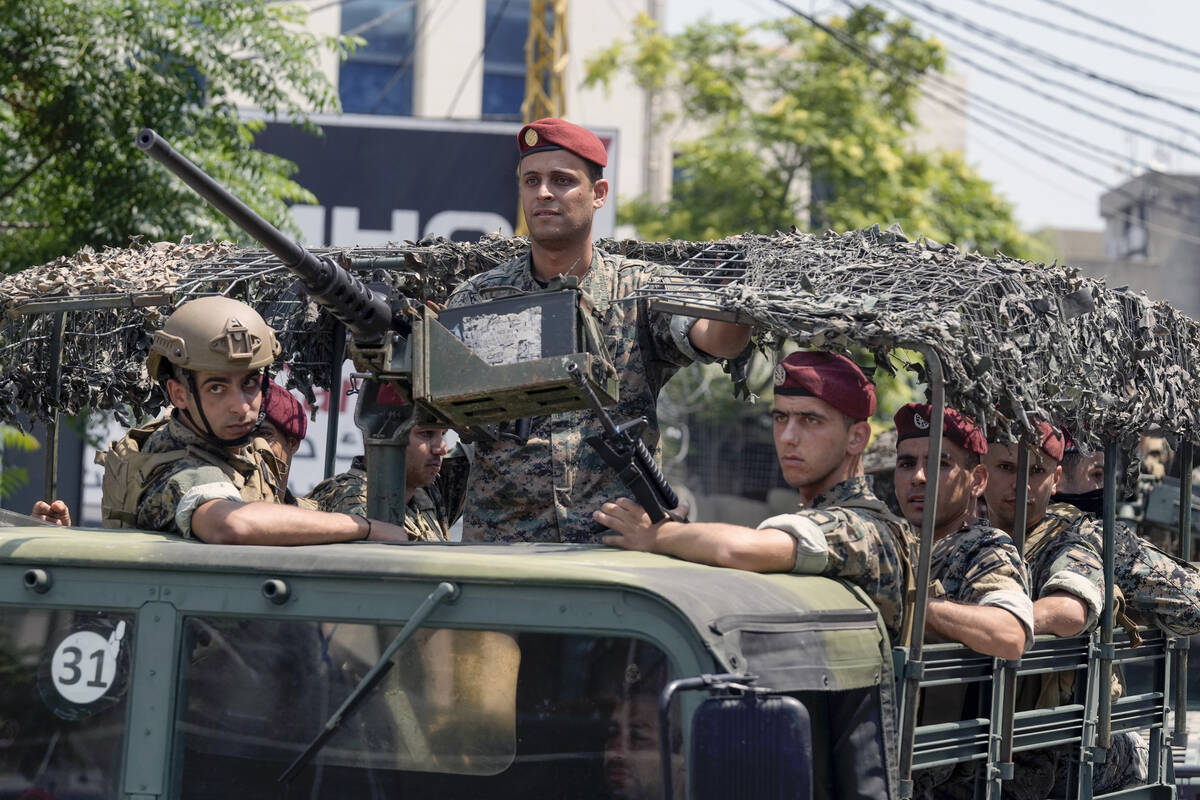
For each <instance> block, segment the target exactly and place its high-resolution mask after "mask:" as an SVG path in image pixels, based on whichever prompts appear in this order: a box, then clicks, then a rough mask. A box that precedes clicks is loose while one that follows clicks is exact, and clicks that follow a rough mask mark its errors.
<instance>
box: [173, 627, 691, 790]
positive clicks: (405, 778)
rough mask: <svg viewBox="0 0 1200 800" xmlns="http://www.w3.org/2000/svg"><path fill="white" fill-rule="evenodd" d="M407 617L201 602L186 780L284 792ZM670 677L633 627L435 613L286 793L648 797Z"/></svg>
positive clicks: (187, 655) (191, 649)
mask: <svg viewBox="0 0 1200 800" xmlns="http://www.w3.org/2000/svg"><path fill="white" fill-rule="evenodd" d="M397 630H398V628H395V627H390V626H375V625H358V624H335V623H318V622H293V621H278V620H245V619H239V620H231V619H221V618H199V617H191V618H188V619H187V620H186V622H185V627H184V643H183V647H184V652H183V661H184V669H183V674H182V678H181V680H182V686H181V702H180V704H179V707H178V710H177V713H176V730H177V742H182V746H181V748H180V749H179V752H180V753H181V754H182V755H181V763H180V765H179V769H177V771H176V785H177V786H179V787H180V792H181V796H182V797H185V798H209V797H212V798H216V797H222V798H224V797H230V796H246V797H249V796H270V795H272V794H274V793H275V792H277V789H278V787H277V785H276V779H277V778H278V777H279V775H280V774H281V773H282V772H283V771H284V769H285V768H286V767H287V766H288V764H290V763H291V761H292V760H293V759H294V758H295V757H296V756H297V755H298V754H299V753H300V752H301V751H302V750H303V749H304V748H305V746H306V745H307V744H308V743H309V742H310V741H311V740H312V739H313V737H314V736H316V734H317V733H318V732H319V731H320V730H321V728H322V726H323V725H324V724H325V722H326V720H327V719H328V718H329V717H330V715H331V714H332V713H333V712H334V711H335V710H336V709H337V708H338V707H339V706H340V705H341V703H342V702H343V701H344V700H345V698H346V697H347V696H348V695H349V694H350V692H351V691H352V690H353V689H354V687H355V685H356V684H357V683H358V681H359V680H360V679H361V678H362V677H363V675H364V674H365V673H366V672H367V671H368V670H369V669H370V668H371V666H372V665H373V664H374V663H375V661H376V660H377V659H378V658H379V656H380V654H381V653H382V651H383V650H384V649H385V648H386V647H387V646H388V644H389V643H390V642H391V640H392V638H393V637H394V636H395V635H396V632H397ZM673 677H674V675H673V674H671V669H670V667H669V665H668V663H667V660H666V657H665V656H664V654H663V653H662V651H660V650H659V649H658V648H656V647H654V646H653V645H651V644H648V643H646V642H643V641H639V640H636V639H630V638H617V637H596V636H581V635H564V634H545V633H530V632H524V631H484V630H451V629H435V628H422V629H420V630H419V631H418V632H417V633H416V634H415V635H414V636H413V638H412V639H411V640H409V641H408V642H407V643H406V644H405V645H404V646H403V647H402V648H401V649H400V651H399V652H398V653H397V654H396V656H395V658H394V667H393V668H392V669H391V670H390V671H389V672H388V674H387V676H386V677H385V678H384V680H383V682H382V683H381V684H380V685H379V686H377V687H376V688H375V689H374V690H373V691H372V692H370V693H369V695H368V696H367V698H366V699H365V701H364V702H363V704H362V705H361V706H360V707H359V708H358V709H357V710H355V711H354V712H353V713H352V714H351V715H350V716H348V717H347V718H346V719H345V720H344V722H343V724H342V726H341V728H340V729H339V730H338V731H337V732H336V733H335V734H334V735H333V737H332V738H331V739H330V740H329V742H328V743H327V744H326V746H325V747H324V748H322V749H321V751H320V753H319V754H318V755H317V757H316V758H315V759H314V760H313V762H312V763H311V764H309V765H307V766H306V767H305V769H304V770H303V771H302V772H301V773H300V774H299V775H298V776H297V777H296V778H295V779H294V780H293V782H292V784H291V786H290V787H289V788H290V791H289V795H290V796H295V797H300V796H303V797H306V798H307V797H330V798H334V797H371V796H399V795H401V794H404V793H405V792H412V791H417V792H420V793H422V796H436V797H439V798H456V797H462V798H470V800H477V798H479V797H489V798H492V797H509V796H511V797H514V798H516V797H521V798H522V800H524V799H525V798H528V797H530V796H544V797H580V798H584V797H595V798H597V800H599V798H609V797H640V796H643V793H642V792H641V790H637V791H634V790H632V789H631V788H630V787H631V786H634V785H642V784H645V785H649V786H650V787H651V788H650V789H649V791H651V792H653V791H654V789H653V787H654V786H658V785H659V780H660V779H659V778H658V768H657V764H658V755H657V752H658V750H657V748H658V739H657V728H658V726H657V720H656V718H655V715H654V713H653V711H654V709H655V708H656V705H655V697H656V696H657V693H658V691H659V690H660V689H661V688H662V686H664V685H665V683H666V681H667V680H669V679H671V678H673ZM618 751H619V752H618ZM638 764H642V766H641V768H639V767H638V766H637V765H638Z"/></svg>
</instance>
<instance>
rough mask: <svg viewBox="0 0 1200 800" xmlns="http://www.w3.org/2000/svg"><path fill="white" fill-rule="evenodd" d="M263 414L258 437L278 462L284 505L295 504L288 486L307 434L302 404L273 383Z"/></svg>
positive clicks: (270, 385) (265, 398) (264, 403)
mask: <svg viewBox="0 0 1200 800" xmlns="http://www.w3.org/2000/svg"><path fill="white" fill-rule="evenodd" d="M262 411H263V414H262V422H260V423H259V426H258V431H257V432H256V435H257V436H258V438H260V439H262V440H263V441H265V442H266V443H267V445H268V447H269V449H270V452H271V454H272V455H273V456H274V457H275V460H276V462H277V463H278V470H279V476H280V480H281V481H282V482H283V485H284V488H285V498H284V499H285V502H287V503H288V504H289V505H296V498H295V497H293V496H292V493H291V492H290V491H288V490H287V489H286V487H287V479H288V472H289V471H291V467H292V459H293V458H294V457H295V455H296V451H298V450H299V449H300V443H301V442H302V441H304V435H305V434H306V433H307V432H308V418H307V417H306V416H305V414H304V406H302V405H300V401H299V400H297V399H296V398H295V397H293V396H292V393H291V392H289V391H288V390H287V389H285V388H283V387H282V386H280V385H279V384H278V383H275V382H274V381H271V382H270V383H269V384H268V385H267V393H266V395H265V396H264V397H263V404H262Z"/></svg>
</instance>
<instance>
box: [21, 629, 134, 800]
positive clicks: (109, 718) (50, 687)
mask: <svg viewBox="0 0 1200 800" xmlns="http://www.w3.org/2000/svg"><path fill="white" fill-rule="evenodd" d="M132 626H133V618H132V616H131V615H122V614H109V613H105V612H94V611H87V612H84V611H73V610H48V609H21V608H4V609H0V786H2V787H3V788H2V789H0V796H3V797H23V798H26V797H27V798H43V797H70V798H76V800H101V799H102V798H110V797H118V796H121V795H122V792H121V787H120V778H121V757H122V751H123V750H124V743H125V727H126V726H125V718H126V713H125V709H126V702H125V697H126V691H127V689H128V677H129V664H130V663H131V660H130V649H131V643H132V641H133V627H132Z"/></svg>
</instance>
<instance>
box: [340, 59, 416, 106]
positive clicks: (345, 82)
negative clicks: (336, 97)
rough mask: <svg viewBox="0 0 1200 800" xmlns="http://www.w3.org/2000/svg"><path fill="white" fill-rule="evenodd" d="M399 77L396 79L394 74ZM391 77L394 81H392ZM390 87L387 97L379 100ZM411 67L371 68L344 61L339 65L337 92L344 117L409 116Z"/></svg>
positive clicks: (359, 63)
mask: <svg viewBox="0 0 1200 800" xmlns="http://www.w3.org/2000/svg"><path fill="white" fill-rule="evenodd" d="M398 69H399V70H400V74H399V75H397V70H398ZM393 77H394V78H395V80H394V81H393ZM389 83H391V84H392V85H391V87H390V88H388V89H387V92H386V94H384V95H383V96H382V97H380V93H381V92H383V90H384V88H385V87H388V84H389ZM412 89H413V87H412V65H411V64H408V65H405V66H401V65H398V64H371V63H368V62H363V61H347V62H346V63H345V64H343V65H342V68H341V74H340V77H339V79H338V90H339V92H338V93H339V94H340V95H341V99H342V109H343V110H344V111H345V112H346V113H347V114H397V115H401V116H411V115H412V101H413V97H412V95H413V91H412Z"/></svg>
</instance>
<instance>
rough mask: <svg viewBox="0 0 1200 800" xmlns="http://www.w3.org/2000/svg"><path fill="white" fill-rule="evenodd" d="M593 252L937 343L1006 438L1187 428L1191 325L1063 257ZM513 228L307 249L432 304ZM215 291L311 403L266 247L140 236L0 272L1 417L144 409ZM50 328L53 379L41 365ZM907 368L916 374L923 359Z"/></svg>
mask: <svg viewBox="0 0 1200 800" xmlns="http://www.w3.org/2000/svg"><path fill="white" fill-rule="evenodd" d="M599 245H600V246H601V247H603V248H604V249H606V250H608V251H610V252H618V253H622V254H623V255H626V256H628V257H630V258H639V259H644V260H647V261H651V262H655V263H659V264H665V265H669V266H673V267H674V268H675V269H674V270H673V271H672V273H670V274H668V275H667V276H665V277H664V278H663V279H662V280H660V281H655V282H651V283H649V284H647V287H646V289H645V290H644V293H643V296H645V297H647V298H649V299H652V300H656V301H659V302H664V303H667V304H669V306H670V307H681V308H682V307H686V309H687V310H688V311H689V312H690V313H696V314H701V315H707V316H715V317H718V318H729V319H738V320H741V321H745V322H749V323H752V324H754V325H755V326H757V328H758V329H759V341H760V344H762V345H763V346H764V347H765V346H768V345H771V344H777V343H779V342H781V341H782V340H783V339H785V338H791V339H794V340H795V341H797V342H799V343H800V344H802V345H807V346H812V347H820V348H825V349H834V350H844V349H846V348H848V347H850V346H852V345H859V346H863V347H866V348H868V349H870V350H871V351H873V352H874V353H875V356H876V361H877V363H879V364H881V365H884V368H885V369H889V368H890V366H887V365H888V358H887V355H888V354H889V353H891V352H892V351H894V350H896V349H899V348H912V347H914V346H925V347H929V348H931V349H933V350H934V351H935V352H936V353H937V354H938V356H939V358H940V360H941V361H942V363H943V366H944V369H945V378H946V386H947V402H948V403H950V404H951V405H954V406H956V407H958V408H960V409H962V410H964V411H966V412H967V413H970V414H972V415H973V416H975V417H976V418H978V419H981V420H983V421H986V422H988V423H989V424H996V423H999V424H1001V425H1002V426H1008V428H1009V430H1010V432H1012V433H1013V434H1014V435H1021V434H1022V433H1026V432H1028V431H1029V430H1030V425H1031V422H1030V421H1031V420H1032V419H1033V418H1034V417H1035V416H1041V417H1044V418H1049V419H1052V420H1055V421H1057V422H1059V423H1060V424H1063V425H1065V426H1066V427H1068V428H1069V429H1070V430H1072V432H1073V433H1076V434H1077V435H1078V436H1079V437H1080V438H1081V439H1083V440H1085V441H1089V442H1091V443H1093V444H1095V443H1099V441H1101V439H1102V438H1104V439H1108V438H1117V439H1119V440H1121V441H1122V442H1123V443H1124V444H1129V443H1130V442H1132V440H1133V439H1135V438H1136V437H1137V436H1139V435H1141V434H1142V433H1144V432H1146V431H1148V430H1154V429H1160V428H1161V429H1163V430H1166V431H1169V432H1172V433H1175V434H1184V435H1188V436H1190V437H1191V438H1192V439H1196V438H1198V435H1200V382H1197V381H1196V380H1194V379H1193V378H1192V375H1193V365H1194V364H1195V363H1196V360H1197V358H1198V357H1200V356H1198V355H1197V354H1200V327H1198V326H1197V324H1196V323H1195V322H1194V321H1192V320H1190V319H1188V318H1186V317H1184V316H1183V315H1181V314H1179V313H1178V312H1177V311H1175V310H1174V309H1173V308H1171V307H1170V306H1169V305H1167V304H1165V303H1157V304H1156V303H1152V302H1151V301H1149V300H1147V299H1146V298H1145V297H1143V296H1140V295H1135V294H1132V293H1129V292H1126V291H1116V290H1109V289H1106V288H1105V286H1104V284H1103V283H1101V282H1098V281H1095V280H1092V279H1090V278H1086V277H1084V276H1082V275H1080V274H1079V273H1077V272H1076V271H1075V270H1073V269H1070V268H1068V267H1064V266H1057V265H1053V266H1049V267H1047V266H1043V265H1039V264H1030V263H1026V262H1022V261H1018V260H1015V259H1009V258H1005V257H1003V256H997V257H991V258H989V257H984V256H981V255H979V254H977V253H962V252H960V251H958V250H957V249H955V248H954V247H952V246H943V245H938V244H936V243H933V242H930V241H927V240H921V241H917V242H910V241H908V240H906V239H905V238H904V237H903V235H902V234H899V233H898V232H893V231H879V230H878V229H871V230H869V231H853V232H849V233H846V234H841V235H839V234H833V233H829V234H825V235H824V236H814V235H810V234H797V233H793V234H778V235H775V236H756V235H746V236H741V237H735V238H733V239H728V240H724V241H721V242H672V241H668V242H645V243H643V242H636V241H612V240H605V241H601V242H600V243H599ZM526 247H527V242H526V240H525V239H523V238H519V237H515V238H507V237H500V236H488V237H484V238H483V239H480V240H479V241H478V242H473V243H456V242H450V241H448V240H445V239H440V238H431V239H426V240H422V241H421V242H417V243H410V244H407V245H396V246H389V247H381V248H352V249H326V250H317V251H315V252H316V253H317V254H318V255H321V256H326V257H329V258H331V259H333V260H334V261H336V262H338V263H339V264H341V265H342V266H343V267H345V268H347V269H350V270H352V271H354V272H355V273H356V274H358V275H359V276H360V277H361V278H362V279H363V280H366V281H368V282H372V281H374V282H378V283H382V284H385V285H386V286H387V287H388V288H390V289H392V290H393V291H396V292H399V293H402V294H404V295H406V296H408V297H411V298H414V299H417V300H426V299H430V300H436V301H442V300H445V298H446V297H447V296H448V295H449V293H450V291H451V290H452V289H453V287H454V286H456V285H457V284H458V283H459V282H461V281H462V280H464V279H466V278H468V277H470V276H471V275H474V274H476V273H478V272H482V271H484V270H487V269H490V268H492V267H494V266H496V265H498V264H501V263H503V262H504V261H507V260H509V259H510V258H512V257H514V256H516V255H519V254H521V253H523V252H524V251H525V249H526ZM210 294H224V295H228V296H231V297H235V298H237V299H239V300H243V301H245V302H247V303H249V304H251V305H253V306H255V307H256V308H257V309H259V311H260V312H261V313H262V314H263V316H264V318H265V319H266V320H267V322H268V323H269V324H271V325H272V326H273V327H275V328H276V330H277V331H279V333H280V339H281V341H282V343H283V348H284V349H283V363H284V364H286V365H287V367H288V368H289V376H290V377H289V382H290V383H291V384H292V385H293V386H296V387H299V388H300V389H301V390H302V391H303V392H304V393H305V394H306V395H307V396H308V397H309V399H310V401H311V400H312V399H313V396H312V389H313V387H314V386H319V387H328V386H329V382H330V375H331V366H330V362H331V361H332V360H333V359H334V352H335V350H334V330H335V327H336V326H335V322H334V320H333V319H332V317H331V316H330V315H328V314H327V313H326V312H325V311H324V310H323V309H321V308H320V307H319V306H318V305H317V304H316V303H315V302H313V301H312V300H311V298H309V297H308V296H307V294H306V293H305V292H304V290H303V287H302V286H300V285H299V284H298V283H297V281H296V280H295V278H294V277H293V275H292V273H290V272H289V271H288V270H287V269H286V268H285V267H284V266H282V265H281V264H280V263H279V262H278V260H277V259H276V258H275V257H274V256H273V255H271V254H270V253H269V252H267V251H263V250H244V249H238V248H235V247H234V246H232V245H230V244H228V243H201V244H192V243H189V242H186V241H185V242H183V243H181V244H172V243H157V244H141V243H135V244H134V245H133V246H132V247H130V248H122V249H106V250H104V251H102V252H93V251H91V250H83V251H80V252H79V253H77V254H76V255H74V256H72V257H70V258H61V259H57V260H56V261H53V262H51V263H49V264H46V265H43V266H41V267H34V268H31V269H28V270H25V271H23V272H21V273H19V274H16V275H12V276H8V277H7V278H5V279H4V280H3V281H0V304H2V305H3V307H4V309H5V310H6V311H7V312H8V316H7V318H6V320H5V322H4V324H3V327H0V365H2V368H3V372H2V375H3V377H0V419H4V420H6V421H17V420H19V419H20V418H21V416H22V415H24V416H26V417H28V418H33V419H38V420H46V419H49V418H51V417H52V415H53V413H54V412H55V411H56V410H58V411H62V412H66V413H77V412H79V411H83V410H110V411H114V412H117V413H118V414H119V415H121V416H122V417H125V416H126V415H132V416H133V417H142V416H145V415H149V414H154V413H157V411H158V410H159V408H160V407H161V405H162V398H161V395H160V392H159V389H158V388H157V387H156V386H154V385H153V384H152V382H151V381H150V379H149V377H148V376H147V375H146V371H145V358H146V354H147V352H148V348H149V341H150V333H151V332H152V331H154V330H156V329H157V328H158V327H160V326H161V324H162V320H163V319H164V318H165V316H166V315H168V314H169V313H170V312H171V310H172V309H173V308H174V307H175V306H177V305H178V304H180V303H182V302H185V301H187V300H189V299H192V298H195V297H200V296H204V295H210ZM59 323H61V325H62V336H61V358H60V359H57V360H58V361H59V362H60V363H61V368H60V369H61V378H60V380H59V381H57V386H56V382H55V381H54V380H53V375H52V374H51V368H52V365H53V363H54V362H55V361H56V359H55V358H54V354H55V353H54V351H55V347H56V342H57V341H60V340H59V337H58V336H57V333H58V331H57V327H56V326H57V325H58V324H59ZM916 368H918V369H919V366H916Z"/></svg>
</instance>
